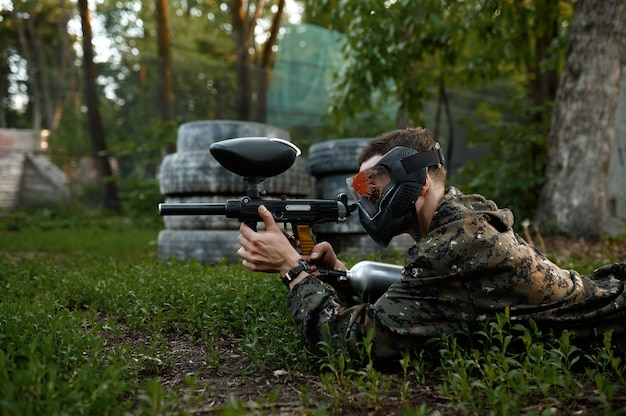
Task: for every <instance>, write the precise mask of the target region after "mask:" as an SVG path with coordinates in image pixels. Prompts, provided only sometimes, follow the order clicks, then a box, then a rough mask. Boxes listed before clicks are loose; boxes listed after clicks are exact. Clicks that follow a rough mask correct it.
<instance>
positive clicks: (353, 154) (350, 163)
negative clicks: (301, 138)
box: [309, 138, 371, 177]
mask: <svg viewBox="0 0 626 416" xmlns="http://www.w3.org/2000/svg"><path fill="white" fill-rule="evenodd" d="M370 140H371V139H368V138H349V139H338V140H331V141H326V142H322V143H316V144H314V145H312V146H311V147H310V148H309V170H310V172H311V174H312V175H313V176H315V177H318V176H324V175H325V174H328V173H344V172H348V173H350V172H355V173H356V172H358V171H359V167H358V157H359V153H361V149H363V147H364V146H365V145H366V144H367V142H369V141H370Z"/></svg>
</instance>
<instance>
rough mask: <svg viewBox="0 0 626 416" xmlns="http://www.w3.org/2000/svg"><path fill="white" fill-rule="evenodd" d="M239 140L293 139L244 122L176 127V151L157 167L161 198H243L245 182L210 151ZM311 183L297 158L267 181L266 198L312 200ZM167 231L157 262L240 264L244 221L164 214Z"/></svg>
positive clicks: (220, 200)
mask: <svg viewBox="0 0 626 416" xmlns="http://www.w3.org/2000/svg"><path fill="white" fill-rule="evenodd" d="M236 137H277V138H281V139H285V140H290V136H289V133H288V132H287V131H285V130H283V129H280V128H277V127H274V126H270V125H266V124H262V123H253V122H242V121H228V120H226V121H220V120H212V121H195V122H190V123H185V124H182V125H181V126H180V127H179V129H178V135H177V140H176V149H177V151H176V153H173V154H170V155H167V156H166V157H165V158H164V159H163V162H162V163H161V167H160V169H159V174H158V179H159V185H160V190H161V194H162V195H164V196H165V202H166V203H186V202H203V203H204V202H216V203H224V202H225V201H226V200H227V199H241V198H242V197H244V196H245V195H246V190H247V184H246V182H245V181H244V180H243V178H242V177H240V176H237V175H235V174H234V173H231V172H229V171H228V170H227V169H226V168H224V167H223V166H222V165H220V164H219V163H218V162H217V161H216V160H215V159H214V158H213V156H212V155H211V153H210V152H209V147H210V146H211V144H212V143H214V142H217V141H221V140H225V139H230V138H236ZM312 184H313V179H312V178H311V176H310V175H309V172H308V168H307V164H306V160H304V159H302V158H297V159H296V162H295V163H294V165H293V166H292V167H291V168H290V169H289V170H288V171H287V172H285V173H283V174H281V175H278V176H274V177H271V178H267V179H265V180H264V181H263V182H262V183H261V188H262V189H263V190H265V191H266V193H265V194H264V195H263V198H264V199H271V198H279V197H280V196H282V195H286V196H287V197H288V198H305V197H310V193H311V191H310V190H311V188H312ZM163 221H164V223H165V228H166V229H165V230H162V231H161V232H160V233H159V237H158V241H157V245H158V249H157V253H158V258H159V259H161V260H170V259H176V260H179V261H182V260H197V261H199V262H201V263H204V264H215V263H218V262H220V261H224V260H225V261H232V262H234V261H238V257H237V254H236V252H237V249H238V248H239V244H237V240H236V238H237V235H239V231H238V230H239V226H240V222H239V221H238V220H237V219H227V218H226V217H224V216H213V215H193V216H192V215H181V216H164V217H163Z"/></svg>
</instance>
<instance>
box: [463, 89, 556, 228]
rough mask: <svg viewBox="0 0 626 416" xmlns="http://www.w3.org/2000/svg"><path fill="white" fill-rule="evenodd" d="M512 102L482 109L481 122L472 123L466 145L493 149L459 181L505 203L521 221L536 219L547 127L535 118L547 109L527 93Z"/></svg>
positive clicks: (468, 166)
mask: <svg viewBox="0 0 626 416" xmlns="http://www.w3.org/2000/svg"><path fill="white" fill-rule="evenodd" d="M509 106H510V107H509V108H505V109H502V108H501V109H498V108H493V107H490V106H488V105H486V104H485V105H482V106H480V107H479V108H477V110H476V113H477V115H478V117H479V120H482V123H476V124H469V123H468V124H467V128H468V130H469V132H470V136H469V137H468V139H467V143H468V146H470V147H471V146H484V147H486V148H488V149H489V153H488V154H487V155H486V156H485V157H483V158H482V159H481V160H480V161H478V162H473V161H470V162H468V163H467V164H466V165H465V166H463V167H462V168H461V169H460V170H459V172H458V174H457V175H456V176H455V177H454V182H455V183H456V184H458V185H459V186H460V187H461V188H462V189H463V191H464V192H466V193H479V194H482V195H485V196H487V197H488V198H489V199H493V200H494V201H496V203H498V205H499V206H500V207H502V208H504V207H507V208H510V209H511V210H512V211H513V213H514V214H515V217H516V219H517V220H518V222H521V221H522V220H524V219H526V218H528V219H531V218H533V217H534V211H535V209H536V207H537V203H538V199H539V192H540V190H541V187H542V185H543V183H544V171H545V168H546V165H547V136H548V126H547V125H546V124H545V123H541V122H534V121H533V119H534V116H535V115H536V114H538V113H539V112H543V111H545V109H544V108H536V107H533V106H532V105H531V104H530V103H528V101H527V100H526V99H525V98H524V96H519V97H516V99H514V100H511V101H510V103H509ZM507 114H515V116H514V117H511V116H507Z"/></svg>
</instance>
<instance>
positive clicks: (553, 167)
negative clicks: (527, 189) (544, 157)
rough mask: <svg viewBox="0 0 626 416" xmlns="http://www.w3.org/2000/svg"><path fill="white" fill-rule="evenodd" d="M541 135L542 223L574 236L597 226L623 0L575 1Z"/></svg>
mask: <svg viewBox="0 0 626 416" xmlns="http://www.w3.org/2000/svg"><path fill="white" fill-rule="evenodd" d="M575 7H576V9H575V14H574V21H573V23H572V30H571V34H570V40H569V51H568V56H567V59H566V63H565V69H564V71H563V74H562V75H561V80H560V83H559V88H558V91H557V94H556V99H555V104H554V112H553V117H552V126H551V130H550V135H549V138H548V158H549V162H548V167H547V170H546V184H545V186H544V188H543V189H542V192H541V195H540V202H539V207H538V210H537V217H536V219H537V222H538V223H539V225H540V226H541V228H542V229H543V230H544V231H545V230H550V231H553V230H554V229H555V228H556V229H557V230H558V231H561V232H566V233H574V234H577V235H581V236H589V237H591V236H597V235H599V234H601V233H602V227H603V217H604V210H605V205H606V189H607V178H608V168H609V160H610V156H611V149H612V145H613V139H614V135H615V118H616V110H617V104H618V99H619V91H620V90H619V82H620V74H621V68H622V58H623V56H624V48H625V46H626V25H624V21H626V3H624V2H623V1H621V0H579V1H578V2H577V3H576V6H575Z"/></svg>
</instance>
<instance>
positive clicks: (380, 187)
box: [346, 165, 395, 220]
mask: <svg viewBox="0 0 626 416" xmlns="http://www.w3.org/2000/svg"><path fill="white" fill-rule="evenodd" d="M346 184H347V185H348V190H349V191H350V193H351V194H352V196H353V197H354V200H355V201H356V202H357V204H358V205H359V207H360V208H361V210H362V211H363V212H364V213H365V214H367V216H368V217H369V218H370V219H372V220H373V219H374V218H376V216H377V215H378V214H380V212H381V210H382V208H381V207H382V203H383V201H384V200H385V198H386V197H387V196H388V195H389V194H390V193H391V191H392V190H393V188H394V187H395V183H394V182H393V181H392V180H391V175H390V174H389V172H388V171H387V169H386V168H385V167H384V166H381V165H376V166H374V167H371V168H369V169H365V170H363V171H361V172H359V173H357V174H356V175H354V176H352V177H350V178H347V179H346Z"/></svg>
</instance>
